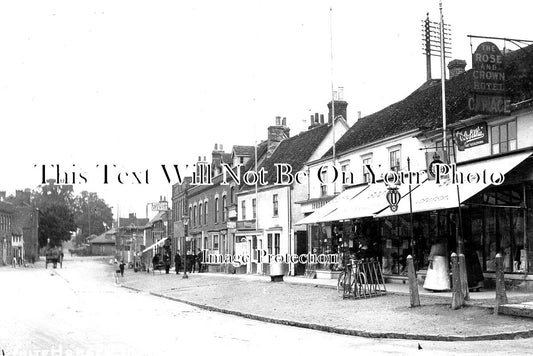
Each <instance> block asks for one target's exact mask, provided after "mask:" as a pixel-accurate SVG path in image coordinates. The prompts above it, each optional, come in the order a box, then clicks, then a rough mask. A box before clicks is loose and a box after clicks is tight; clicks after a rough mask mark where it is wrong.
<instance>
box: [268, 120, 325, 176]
mask: <svg viewBox="0 0 533 356" xmlns="http://www.w3.org/2000/svg"><path fill="white" fill-rule="evenodd" d="M330 128H331V125H330V124H324V125H319V126H316V127H314V128H312V129H310V130H307V131H304V132H301V133H299V134H298V135H296V136H293V137H289V138H287V139H285V140H283V141H281V142H280V144H279V146H278V147H277V148H276V150H275V151H274V153H273V154H272V156H270V157H269V158H267V159H266V160H264V161H263V162H262V164H261V165H260V167H259V169H261V168H264V169H265V170H266V171H267V172H268V173H267V174H266V181H267V182H269V184H273V183H274V182H275V180H276V169H275V166H274V165H275V164H276V163H287V164H289V165H290V166H291V168H292V172H293V173H296V172H298V171H299V170H300V169H302V167H303V166H304V165H305V163H306V162H307V160H308V159H309V157H311V155H312V154H313V152H315V150H316V149H317V147H318V145H319V144H320V143H321V142H322V141H323V140H324V137H326V135H327V133H328V132H329V130H330ZM264 143H266V141H265V142H261V144H260V145H259V147H258V156H259V157H261V155H260V154H259V148H261V149H262V150H264V151H265V152H266V146H267V145H266V144H264ZM262 144H264V145H263V146H261V145H262Z"/></svg>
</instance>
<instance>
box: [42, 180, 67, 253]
mask: <svg viewBox="0 0 533 356" xmlns="http://www.w3.org/2000/svg"><path fill="white" fill-rule="evenodd" d="M33 201H34V203H35V205H36V206H37V208H38V209H39V247H44V246H47V245H51V246H60V245H61V244H62V243H63V241H68V240H70V237H71V236H72V233H73V232H75V231H76V224H75V221H74V213H73V201H74V200H73V187H72V185H59V184H55V180H53V179H51V180H48V181H47V184H46V185H41V186H39V188H38V190H37V191H34V192H33Z"/></svg>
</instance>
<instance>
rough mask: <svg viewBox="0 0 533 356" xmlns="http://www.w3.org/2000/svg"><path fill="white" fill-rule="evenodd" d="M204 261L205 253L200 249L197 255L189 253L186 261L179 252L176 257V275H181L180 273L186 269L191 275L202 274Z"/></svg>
mask: <svg viewBox="0 0 533 356" xmlns="http://www.w3.org/2000/svg"><path fill="white" fill-rule="evenodd" d="M202 260H203V253H202V250H200V249H198V251H197V253H196V254H192V253H187V255H186V258H185V259H183V258H182V257H181V255H180V253H179V251H177V252H176V254H175V255H174V268H175V270H176V274H180V271H182V270H185V268H187V269H186V270H187V272H189V273H193V272H198V273H199V272H202Z"/></svg>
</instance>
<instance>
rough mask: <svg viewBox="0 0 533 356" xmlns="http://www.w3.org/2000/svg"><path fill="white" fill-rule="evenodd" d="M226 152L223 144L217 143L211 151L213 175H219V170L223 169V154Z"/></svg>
mask: <svg viewBox="0 0 533 356" xmlns="http://www.w3.org/2000/svg"><path fill="white" fill-rule="evenodd" d="M223 154H224V149H223V146H222V144H221V143H220V144H217V143H215V149H214V150H213V152H211V170H212V172H213V175H217V174H218V173H219V171H221V170H222V168H221V166H222V155H223Z"/></svg>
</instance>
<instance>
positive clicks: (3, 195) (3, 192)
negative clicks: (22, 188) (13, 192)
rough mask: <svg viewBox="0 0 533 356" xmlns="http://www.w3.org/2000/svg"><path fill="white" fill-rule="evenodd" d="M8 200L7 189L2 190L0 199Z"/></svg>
mask: <svg viewBox="0 0 533 356" xmlns="http://www.w3.org/2000/svg"><path fill="white" fill-rule="evenodd" d="M4 200H6V191H5V190H2V191H0V201H4Z"/></svg>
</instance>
